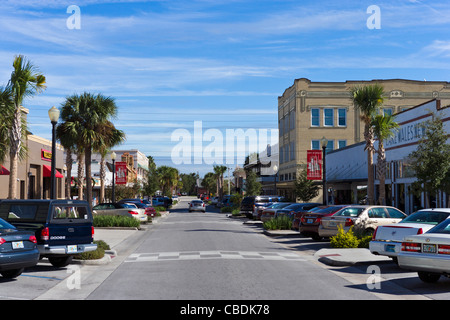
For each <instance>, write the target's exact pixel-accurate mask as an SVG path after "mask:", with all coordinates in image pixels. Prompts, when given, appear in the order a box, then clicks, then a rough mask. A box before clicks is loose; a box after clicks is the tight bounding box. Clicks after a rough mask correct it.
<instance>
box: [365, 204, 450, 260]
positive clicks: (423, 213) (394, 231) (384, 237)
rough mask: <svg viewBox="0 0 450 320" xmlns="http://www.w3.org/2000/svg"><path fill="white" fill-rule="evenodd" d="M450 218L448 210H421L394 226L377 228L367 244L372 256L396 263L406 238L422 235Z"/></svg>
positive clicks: (449, 210)
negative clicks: (375, 255) (382, 257)
mask: <svg viewBox="0 0 450 320" xmlns="http://www.w3.org/2000/svg"><path fill="white" fill-rule="evenodd" d="M449 216H450V209H447V208H443V209H440V208H437V209H434V208H433V209H422V210H419V211H416V212H414V213H413V214H411V215H409V216H408V217H406V218H405V219H403V220H402V221H400V222H399V223H397V224H394V225H386V226H379V227H378V228H377V229H376V230H375V233H374V234H373V237H372V241H370V243H369V250H370V252H372V253H373V254H380V255H384V256H388V257H391V258H393V259H394V261H397V259H396V257H397V255H398V254H399V253H400V252H401V248H402V240H403V238H404V237H406V236H410V235H416V234H422V233H425V232H427V231H428V230H430V229H431V228H433V227H434V226H436V225H438V224H439V223H441V222H442V221H444V220H445V219H447V218H448V217H449Z"/></svg>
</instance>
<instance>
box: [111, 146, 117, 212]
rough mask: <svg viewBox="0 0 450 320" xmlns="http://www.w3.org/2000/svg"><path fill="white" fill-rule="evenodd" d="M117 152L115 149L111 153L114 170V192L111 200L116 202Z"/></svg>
mask: <svg viewBox="0 0 450 320" xmlns="http://www.w3.org/2000/svg"><path fill="white" fill-rule="evenodd" d="M116 156H117V155H116V153H115V152H114V151H113V152H112V153H111V160H112V164H113V170H112V193H111V201H112V202H113V203H114V202H116V178H115V175H116V163H115V162H116Z"/></svg>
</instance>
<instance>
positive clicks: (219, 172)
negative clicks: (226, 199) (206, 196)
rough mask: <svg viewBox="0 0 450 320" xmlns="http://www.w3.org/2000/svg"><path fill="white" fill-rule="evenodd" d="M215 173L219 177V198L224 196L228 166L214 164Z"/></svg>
mask: <svg viewBox="0 0 450 320" xmlns="http://www.w3.org/2000/svg"><path fill="white" fill-rule="evenodd" d="M213 169H214V174H215V175H216V177H217V188H218V190H219V194H218V196H219V198H220V199H222V198H223V174H224V173H225V172H226V171H227V167H226V166H219V165H217V166H213Z"/></svg>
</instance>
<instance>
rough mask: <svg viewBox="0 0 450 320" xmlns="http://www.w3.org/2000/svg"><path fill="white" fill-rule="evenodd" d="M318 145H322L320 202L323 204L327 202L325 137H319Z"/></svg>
mask: <svg viewBox="0 0 450 320" xmlns="http://www.w3.org/2000/svg"><path fill="white" fill-rule="evenodd" d="M320 145H321V146H322V193H323V194H322V202H323V205H326V204H327V173H326V172H327V171H326V163H325V157H326V149H327V145H328V140H327V138H325V137H323V138H322V139H320Z"/></svg>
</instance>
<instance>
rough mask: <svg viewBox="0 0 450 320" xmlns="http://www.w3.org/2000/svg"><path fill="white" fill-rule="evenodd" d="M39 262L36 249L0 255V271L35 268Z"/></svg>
mask: <svg viewBox="0 0 450 320" xmlns="http://www.w3.org/2000/svg"><path fill="white" fill-rule="evenodd" d="M38 261H39V251H38V249H34V250H29V251H25V252H20V253H19V252H14V253H6V254H5V253H4V254H0V271H6V270H13V269H20V268H27V267H32V266H35V265H36V264H37V263H38Z"/></svg>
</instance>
